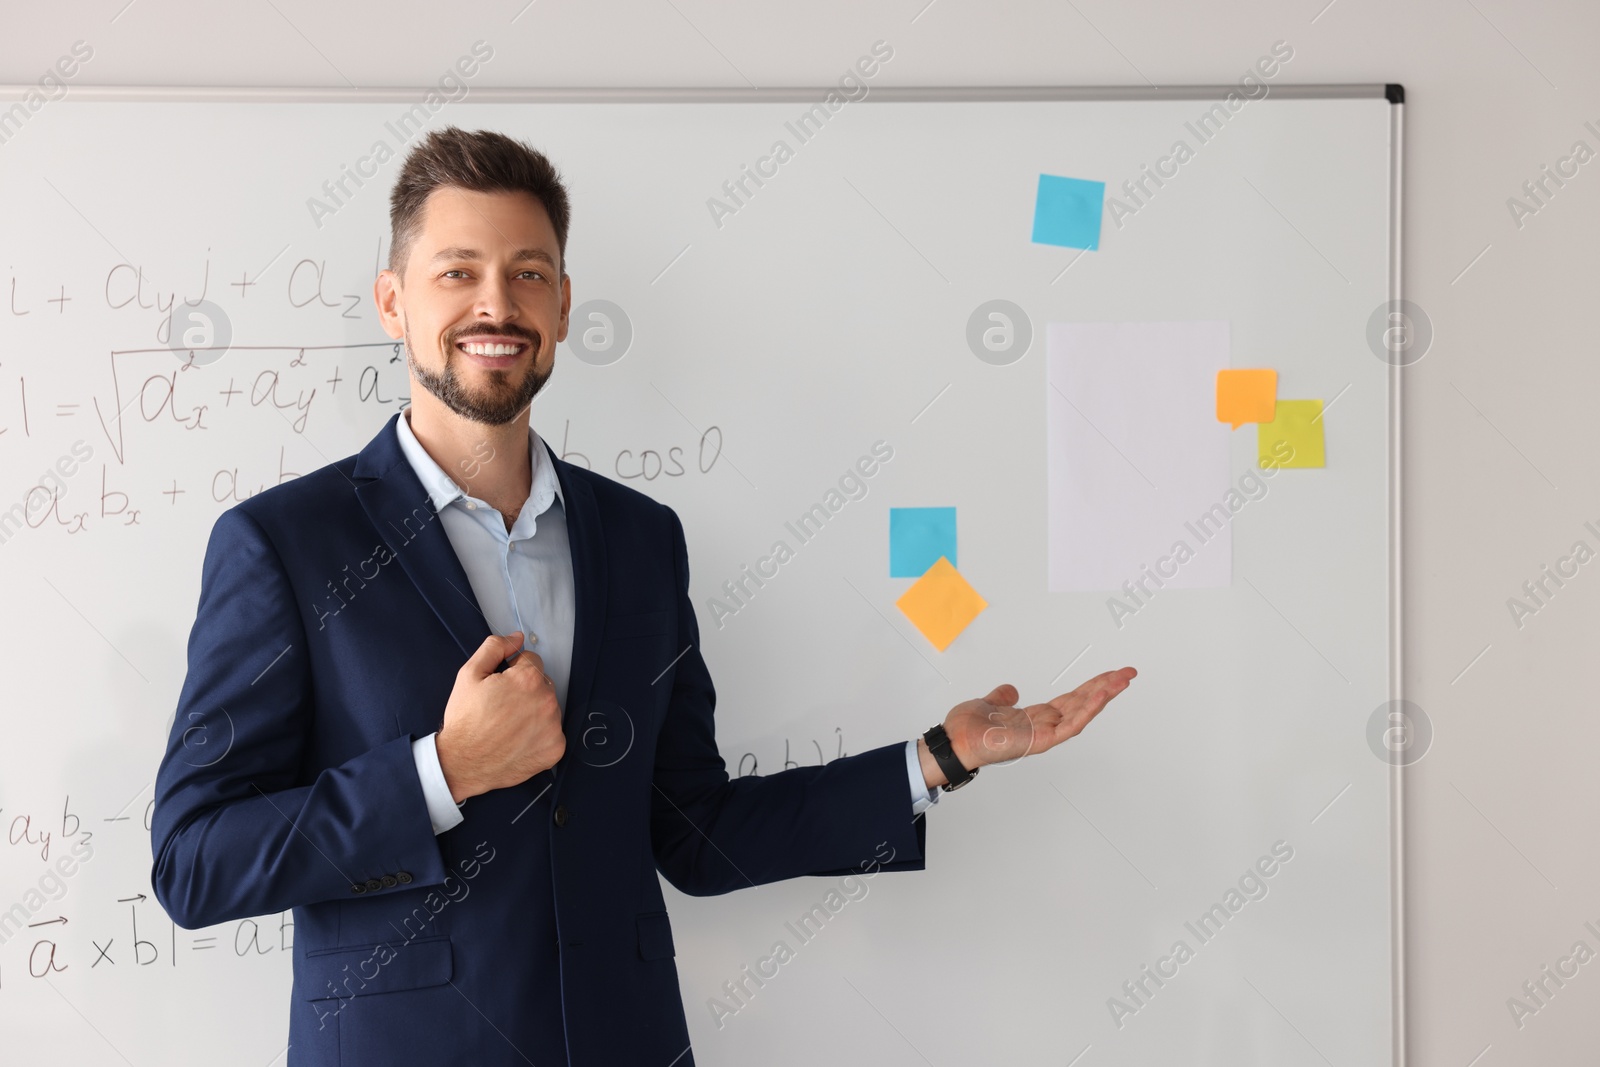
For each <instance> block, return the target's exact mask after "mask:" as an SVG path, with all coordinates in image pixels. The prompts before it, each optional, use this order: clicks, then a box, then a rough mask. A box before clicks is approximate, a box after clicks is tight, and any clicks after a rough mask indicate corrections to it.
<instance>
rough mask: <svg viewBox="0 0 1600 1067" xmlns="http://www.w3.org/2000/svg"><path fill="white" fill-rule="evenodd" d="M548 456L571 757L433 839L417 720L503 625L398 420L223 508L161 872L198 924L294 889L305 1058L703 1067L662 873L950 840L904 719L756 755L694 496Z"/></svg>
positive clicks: (165, 891) (772, 872)
mask: <svg viewBox="0 0 1600 1067" xmlns="http://www.w3.org/2000/svg"><path fill="white" fill-rule="evenodd" d="M399 417H400V416H399V415H396V416H394V418H395V419H397V418H399ZM547 451H548V447H547ZM550 459H551V461H552V462H553V463H554V464H555V467H556V471H557V473H558V476H559V478H560V480H561V487H562V492H563V494H564V497H565V501H566V505H565V506H566V519H567V524H568V532H569V539H570V541H571V545H572V568H573V578H574V583H575V591H576V621H575V633H574V639H573V652H572V672H571V681H570V687H569V693H568V699H567V706H566V707H565V708H564V709H563V727H564V731H565V733H566V738H567V752H566V755H565V757H564V758H563V759H562V761H561V762H560V763H559V764H557V765H556V767H554V768H552V769H551V770H548V771H545V772H543V773H541V774H539V775H536V776H535V777H533V778H532V779H530V780H528V781H527V782H525V783H523V784H521V785H518V786H515V787H512V788H509V789H501V790H496V791H493V792H490V793H486V794H483V795H481V796H478V797H474V798H472V799H471V800H469V801H467V803H466V805H465V807H464V809H463V814H464V815H465V816H466V818H465V821H464V822H463V823H462V824H461V825H459V826H457V827H455V828H453V829H451V830H449V831H446V832H445V833H443V834H440V835H437V836H436V835H435V834H434V833H433V829H432V824H431V822H430V820H429V818H428V811H427V807H426V805H425V803H424V800H423V794H422V788H421V785H420V783H419V780H418V777H417V772H416V769H415V765H414V762H413V758H412V753H411V742H412V740H413V739H414V738H418V737H421V736H424V735H425V734H427V733H430V732H432V731H434V730H436V729H438V727H439V725H440V722H441V720H442V718H443V714H444V708H445V704H446V702H447V700H448V699H449V696H450V691H451V688H452V686H453V685H454V683H455V679H456V672H457V671H458V670H459V669H460V667H461V666H462V664H463V663H465V662H466V659H467V657H468V656H469V655H470V654H471V653H472V652H473V651H474V650H476V649H477V648H478V647H479V646H480V645H481V644H482V642H483V640H484V638H485V637H487V636H488V635H489V626H488V623H487V622H486V621H485V619H484V617H483V615H482V613H481V612H480V611H479V610H478V607H477V602H476V600H475V599H474V597H473V595H472V590H471V588H470V586H469V584H468V582H467V578H466V575H465V573H464V571H463V570H462V568H461V564H460V562H459V560H458V559H457V558H456V556H455V552H454V550H453V549H452V547H451V545H450V541H449V539H448V537H447V536H446V534H445V531H444V528H443V524H442V523H440V522H438V521H437V516H436V515H435V513H434V512H433V509H432V506H431V504H430V503H429V501H428V499H427V495H426V493H425V492H424V490H423V488H422V485H421V483H420V482H419V481H418V480H417V477H416V474H415V472H414V471H413V470H412V469H411V466H410V464H408V463H407V462H406V459H405V456H404V455H403V453H402V452H401V450H400V445H399V441H398V439H397V437H396V436H395V427H394V419H391V420H390V421H389V422H388V423H387V424H386V425H385V426H384V428H383V429H382V431H380V432H379V434H378V435H377V437H375V438H373V440H372V441H371V443H369V444H368V445H367V446H366V447H365V448H364V449H363V450H362V451H361V452H360V453H359V454H358V455H355V456H351V457H348V458H346V459H343V460H341V461H339V462H337V463H333V464H330V465H328V466H326V467H323V468H321V469H320V470H317V471H315V472H313V473H311V474H308V475H306V476H304V477H301V478H297V479H295V480H293V481H290V482H286V483H284V484H282V485H279V486H276V487H273V488H271V489H267V490H266V491H264V492H261V493H259V494H257V495H256V496H254V497H251V498H250V499H249V500H246V501H244V502H243V503H241V504H238V505H236V506H235V507H233V508H231V509H230V510H228V511H226V512H224V513H223V514H222V515H221V516H220V517H219V518H218V520H217V522H216V524H215V526H214V527H213V529H212V532H211V538H210V542H209V545H208V547H207V549H206V555H205V563H204V569H203V572H202V577H201V590H200V601H199V608H198V613H197V617H196V619H195V623H194V628H193V631H192V632H191V634H190V638H189V646H188V675H187V677H186V679H185V681H184V685H183V689H182V693H181V695H180V697H179V701H178V708H177V716H176V718H175V720H174V722H173V726H172V731H171V736H170V738H169V740H168V744H167V750H166V754H165V756H164V758H163V759H162V763H161V768H160V772H159V774H158V776H157V779H156V793H155V799H156V802H155V812H154V823H153V835H152V838H153V839H152V850H153V856H154V866H153V872H152V885H153V887H154V890H155V895H156V898H157V899H158V900H159V901H160V902H161V905H162V906H163V907H164V908H165V909H166V910H167V913H168V914H169V915H170V916H171V917H172V918H173V920H174V921H175V922H177V923H178V925H180V926H183V927H185V928H187V929H194V928H198V927H202V926H209V925H211V924H214V923H222V922H226V921H229V920H234V919H238V918H241V917H244V916H254V915H264V914H272V913H276V912H280V911H283V910H285V909H290V908H292V909H293V910H294V991H293V1000H292V1004H291V1007H290V1013H289V1014H290V1028H289V1040H290V1045H291V1048H290V1051H289V1062H290V1063H291V1064H293V1065H296V1067H308V1065H318V1067H321V1065H324V1064H327V1065H332V1064H363V1065H365V1064H379V1063H428V1064H453V1063H461V1064H475V1065H476V1064H499V1063H505V1064H522V1063H525V1062H530V1061H531V1062H533V1063H535V1064H538V1065H539V1067H546V1065H547V1064H551V1063H570V1064H572V1065H573V1067H602V1065H605V1067H610V1065H615V1064H624V1063H625V1064H655V1065H658V1067H668V1065H669V1064H674V1065H675V1067H688V1065H690V1064H692V1063H693V1062H694V1061H693V1054H692V1053H688V1052H687V1051H686V1050H687V1049H688V1046H689V1037H688V1031H687V1026H686V1022H685V1018H684V1012H683V1003H682V998H681V995H680V992H679V988H678V978H677V968H676V965H675V962H674V949H673V940H672V929H671V925H670V923H669V921H668V917H667V912H666V907H665V903H664V901H663V897H662V893H661V886H660V882H659V880H658V879H657V872H658V871H659V872H660V873H661V874H662V875H663V876H665V878H666V879H667V881H669V882H671V883H672V885H674V886H675V887H677V888H678V889H679V890H681V891H683V892H685V893H689V894H694V895H711V894H718V893H726V892H728V891H730V890H734V889H738V888H740V887H743V886H748V885H759V884H762V883H767V882H773V881H777V880H779V879H784V878H791V877H794V876H797V875H808V874H810V875H842V874H846V873H850V872H852V871H857V872H859V871H861V870H862V869H863V866H864V865H868V864H871V865H872V866H871V868H870V869H872V870H876V869H879V868H880V867H881V869H885V870H921V869H922V868H923V866H924V861H923V844H924V836H925V823H924V820H923V819H922V818H920V817H919V818H916V819H913V818H912V816H911V803H910V798H909V796H908V794H907V789H906V775H905V755H904V749H905V744H904V742H903V741H900V742H896V743H893V744H889V745H885V746H883V747H881V748H877V749H873V750H871V751H868V752H863V753H860V754H858V755H853V756H846V757H843V758H841V759H836V760H834V761H833V762H831V763H828V764H826V765H825V766H815V767H799V768H793V769H790V770H787V771H784V772H782V773H779V774H772V775H767V776H764V777H755V776H751V777H744V778H736V779H730V778H729V775H728V773H727V770H726V768H725V766H724V763H723V760H722V758H721V756H720V755H719V754H718V751H717V745H716V737H715V732H714V724H713V719H712V711H713V708H714V706H715V703H716V695H715V692H714V691H713V688H712V683H711V676H710V674H709V673H708V672H707V670H706V665H705V661H704V660H703V659H702V658H701V654H700V649H699V630H698V626H697V624H696V620H695V613H694V608H693V606H692V605H691V603H690V600H689V564H688V556H687V553H686V550H685V545H684V536H683V526H682V524H681V522H680V521H679V519H678V516H677V514H676V513H675V512H674V511H673V510H672V509H671V508H669V507H667V506H665V505H663V504H660V503H657V502H656V501H654V500H652V499H650V498H649V497H647V496H645V495H643V494H642V493H639V492H637V491H636V490H633V489H630V488H628V487H626V486H623V485H621V484H619V483H617V482H614V481H612V480H610V479H608V478H605V477H602V476H600V475H597V474H594V473H592V472H590V471H588V470H585V469H583V468H581V467H577V466H574V465H572V464H569V463H566V462H564V461H563V460H561V459H559V458H557V457H555V456H554V455H553V454H552V455H551V456H550ZM502 667H503V665H502ZM885 860H887V862H885ZM762 947H764V946H762ZM239 1010H240V1011H253V1010H260V1009H259V1008H258V1007H257V1006H254V1005H241V1006H240V1009H239Z"/></svg>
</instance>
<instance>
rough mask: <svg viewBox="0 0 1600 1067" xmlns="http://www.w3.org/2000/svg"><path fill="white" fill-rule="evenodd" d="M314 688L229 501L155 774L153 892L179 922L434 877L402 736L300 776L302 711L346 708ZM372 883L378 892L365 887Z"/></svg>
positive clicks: (439, 874) (255, 546) (274, 565)
mask: <svg viewBox="0 0 1600 1067" xmlns="http://www.w3.org/2000/svg"><path fill="white" fill-rule="evenodd" d="M312 692H313V690H312V684H311V675H310V660H309V650H308V646H307V640H306V635H305V629H304V625H303V620H302V617H301V615H300V613H299V611H298V609H297V606H296V603H295V598H294V593H293V589H292V587H291V584H290V582H289V577H288V574H287V572H286V571H285V570H284V566H283V563H282V561H281V559H280V558H279V556H278V552H277V550H276V549H275V548H274V547H273V545H272V543H271V540H270V539H269V538H268V536H267V534H266V533H265V531H263V530H262V528H261V527H260V525H259V524H258V523H257V522H256V521H255V520H254V519H252V518H251V517H250V516H249V515H248V514H246V513H245V512H244V511H242V510H241V509H240V508H237V507H235V508H232V509H230V510H229V511H227V512H224V513H223V514H222V516H221V517H220V518H218V520H217V522H216V524H215V526H213V528H212V531H211V538H210V542H209V544H208V545H207V547H206V555H205V564H204V567H203V569H202V573H201V581H200V603H199V609H198V611H197V614H196V617H195V621H194V627H193V629H192V631H191V632H190V635H189V647H188V674H187V676H186V677H185V679H184V683H183V688H182V691H181V692H180V695H179V697H178V708H177V715H176V717H175V718H174V720H173V724H172V731H171V735H170V736H169V738H168V740H167V747H166V753H165V755H164V756H163V757H162V760H161V767H160V770H159V771H158V772H157V775H156V786H155V810H154V816H153V820H152V828H151V851H152V854H153V857H154V866H153V868H152V872H151V885H152V887H153V889H154V892H155V896H156V899H157V900H158V901H160V903H161V906H162V907H163V908H165V909H166V911H167V914H168V915H170V916H171V917H172V920H173V921H174V922H175V923H177V924H178V925H179V926H182V927H184V928H185V929H191V930H192V929H196V928H199V927H202V926H210V925H212V924H214V923H219V922H226V921H229V920H232V919H237V918H241V917H245V916H251V915H265V914H270V913H274V912H279V911H284V910H287V909H289V908H293V907H298V906H300V905H304V904H310V903H314V902H317V901H323V900H332V899H338V898H345V899H349V898H352V897H353V896H355V895H358V894H357V890H356V889H355V888H354V887H355V886H357V885H358V884H359V885H361V886H362V890H361V892H362V893H366V892H382V891H384V890H386V889H389V888H392V887H393V886H394V885H396V884H399V885H402V886H403V885H406V884H407V883H409V884H410V885H419V884H420V885H428V884H432V883H437V882H442V881H443V880H444V877H445V873H446V872H445V869H444V862H443V859H442V857H441V855H440V851H439V846H438V844H437V842H436V841H435V839H434V836H433V828H432V823H431V821H430V820H429V817H428V808H427V803H426V800H425V798H424V796H423V792H422V785H421V782H420V780H419V778H418V775H417V769H416V763H415V760H414V758H413V756H412V751H411V738H409V737H397V738H395V739H393V740H391V741H388V742H385V743H384V744H381V745H379V746H377V747H376V748H373V749H371V750H369V751H366V752H363V753H360V754H359V755H356V756H354V757H352V758H350V759H349V760H346V761H345V762H344V763H342V764H339V765H337V766H332V767H326V768H322V769H318V770H316V771H310V770H308V769H307V768H306V766H305V763H306V755H307V751H308V748H309V739H310V736H311V731H312V728H313V723H314V720H315V718H316V716H318V715H339V714H343V713H345V710H346V709H342V708H319V707H315V706H313V697H312ZM402 872H403V876H404V878H405V881H403V882H402V881H400V879H399V878H397V877H396V876H398V875H402ZM385 876H388V877H389V879H390V881H389V882H385V881H384V879H385ZM371 879H377V880H378V884H379V885H382V886H383V889H367V888H366V884H367V883H368V881H369V880H371Z"/></svg>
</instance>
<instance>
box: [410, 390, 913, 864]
mask: <svg viewBox="0 0 1600 1067" xmlns="http://www.w3.org/2000/svg"><path fill="white" fill-rule="evenodd" d="M410 420H411V409H410V408H405V409H404V410H403V411H402V412H401V418H400V419H399V420H398V421H397V422H396V423H395V429H396V431H397V432H398V434H399V437H400V450H401V451H402V452H404V453H405V457H406V460H407V461H408V462H409V463H410V464H411V469H412V470H414V471H416V472H417V480H418V481H420V482H421V483H422V487H423V488H424V489H425V490H427V493H428V497H429V499H430V500H431V501H432V503H433V508H434V510H435V511H436V512H438V514H439V520H440V522H442V523H443V524H444V532H445V535H446V536H447V537H449V538H450V547H452V548H454V549H455V553H456V558H457V559H459V560H460V561H461V568H462V570H464V571H466V574H467V581H468V582H469V583H470V584H471V586H472V592H473V595H474V596H476V597H477V600H478V607H479V608H480V609H481V610H482V611H483V614H484V618H485V619H486V620H487V621H488V623H489V627H490V629H491V630H493V631H494V632H495V633H497V634H508V633H510V632H512V631H513V630H521V631H522V633H523V646H522V647H523V648H525V649H534V650H536V651H537V652H538V654H539V657H540V658H541V659H542V660H543V661H544V669H545V673H546V674H548V675H549V676H550V681H551V683H552V684H553V685H554V687H555V692H556V702H557V703H558V704H560V705H561V707H563V708H565V707H566V706H567V682H568V680H569V678H570V676H571V670H572V635H573V620H574V618H575V604H574V594H573V580H572V546H571V544H570V543H569V542H568V541H567V516H566V507H565V504H564V502H563V500H562V497H561V480H560V479H559V478H558V477H556V472H555V468H554V466H553V465H552V464H551V463H550V457H549V456H548V455H547V454H546V453H545V449H544V445H543V444H541V443H540V441H539V435H538V433H537V432H535V430H534V428H533V427H532V426H531V425H530V426H529V427H528V451H529V461H530V464H531V468H532V471H533V481H532V484H531V485H530V486H529V489H528V499H527V502H526V503H524V504H523V505H522V510H521V511H520V512H518V513H517V518H516V521H515V522H514V523H512V524H511V529H509V530H507V529H506V524H505V519H504V518H503V517H502V516H501V514H500V512H498V511H496V510H495V509H494V507H493V506H491V505H490V504H488V503H485V502H484V501H482V500H479V499H478V498H477V497H474V496H469V495H467V493H466V491H465V490H463V489H462V488H461V486H459V485H458V484H456V482H455V480H454V479H453V478H451V477H450V476H449V475H448V474H446V473H445V472H444V470H443V469H442V468H441V467H440V466H439V464H438V463H436V462H434V459H433V457H432V456H430V455H428V453H427V450H426V449H424V448H423V447H422V444H421V442H419V441H418V440H417V437H416V435H415V434H414V433H412V432H411V421H410ZM541 519H542V520H543V521H542V522H541V521H540V520H541ZM535 637H537V638H538V640H537V642H535V641H534V638H535ZM411 755H412V757H413V759H414V760H415V761H416V765H417V777H418V778H419V779H420V780H421V782H422V794H423V796H424V798H426V800H427V803H428V817H429V819H431V820H432V822H433V832H434V833H436V834H440V833H443V832H444V831H446V830H448V829H450V828H451V827H454V826H456V825H459V824H460V823H461V822H462V820H463V818H464V817H463V816H462V814H461V809H460V807H459V806H458V805H457V804H456V802H455V800H454V798H452V797H451V795H450V787H449V785H447V784H446V782H445V780H444V772H443V771H442V770H441V769H440V768H439V750H438V748H437V745H436V741H435V735H434V734H429V735H428V736H426V737H419V738H418V739H417V740H415V741H413V742H412V743H411ZM906 774H907V776H908V777H909V778H910V782H911V812H912V816H913V817H915V816H917V815H920V814H922V813H923V812H924V811H926V810H927V809H928V807H929V806H930V805H932V804H937V803H938V802H939V797H938V792H939V789H938V787H937V786H935V787H934V789H933V790H931V791H930V790H929V789H928V787H927V783H926V782H925V781H924V780H923V777H922V766H921V763H920V762H919V761H918V759H917V742H916V741H915V740H914V739H913V740H911V741H908V742H907V743H906Z"/></svg>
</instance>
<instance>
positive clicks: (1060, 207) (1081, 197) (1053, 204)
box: [1033, 174, 1106, 250]
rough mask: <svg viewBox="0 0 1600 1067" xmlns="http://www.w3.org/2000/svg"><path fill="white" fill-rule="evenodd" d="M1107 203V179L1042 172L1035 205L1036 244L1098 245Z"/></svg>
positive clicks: (1077, 246) (1094, 247)
mask: <svg viewBox="0 0 1600 1067" xmlns="http://www.w3.org/2000/svg"><path fill="white" fill-rule="evenodd" d="M1105 202H1106V183H1105V182H1091V181H1086V180H1084V179H1082V178H1061V177H1057V176H1056V175H1054V174H1041V175H1039V195H1038V198H1037V199H1036V200H1035V201H1034V204H1033V241H1034V243H1035V244H1041V245H1060V246H1061V247H1063V248H1087V249H1090V250H1093V249H1096V248H1099V247H1100V216H1101V214H1102V213H1103V212H1104V210H1105Z"/></svg>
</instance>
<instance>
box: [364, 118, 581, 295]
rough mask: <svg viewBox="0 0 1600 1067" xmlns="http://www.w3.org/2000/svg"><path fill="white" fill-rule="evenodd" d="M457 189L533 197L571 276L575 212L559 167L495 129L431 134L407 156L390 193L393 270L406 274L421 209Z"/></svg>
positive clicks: (447, 129) (564, 269)
mask: <svg viewBox="0 0 1600 1067" xmlns="http://www.w3.org/2000/svg"><path fill="white" fill-rule="evenodd" d="M446 186H453V187H455V188H458V189H471V190H472V191H474V192H479V193H528V194H530V195H532V196H533V198H534V199H535V200H537V201H539V203H540V204H542V205H544V210H545V213H546V214H547V215H549V216H550V225H551V226H552V227H553V228H554V229H555V231H556V243H557V245H558V246H559V247H560V252H561V273H562V275H563V276H565V275H566V273H567V225H568V223H569V222H570V221H571V218H572V209H571V207H570V206H569V205H568V203H567V188H566V186H565V185H563V184H562V181H561V174H560V172H559V171H557V170H556V167H555V164H553V163H551V162H550V160H549V159H548V158H546V157H545V155H544V153H543V152H540V151H539V150H537V149H535V148H533V147H532V146H531V145H528V144H526V143H524V142H522V141H519V140H516V139H515V138H513V137H507V136H506V135H505V134H503V133H496V132H495V131H493V130H474V131H472V132H471V133H468V132H467V131H466V130H462V129H459V128H457V127H455V126H445V127H443V128H442V129H438V130H430V131H429V132H428V134H427V136H425V137H424V138H423V139H422V141H421V142H420V143H418V145H417V146H416V147H415V148H413V149H412V150H411V151H410V153H408V154H407V156H406V161H405V164H404V165H403V166H402V167H401V168H400V176H399V177H398V178H396V179H395V183H394V190H393V191H392V192H390V194H389V269H390V270H392V271H394V272H395V273H396V274H404V273H405V268H406V257H407V256H409V255H410V253H411V242H412V241H414V240H415V239H416V236H417V231H418V230H419V229H421V227H422V209H423V205H425V204H426V203H427V201H428V196H429V194H430V193H432V192H433V191H434V190H435V189H439V188H443V187H446Z"/></svg>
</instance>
